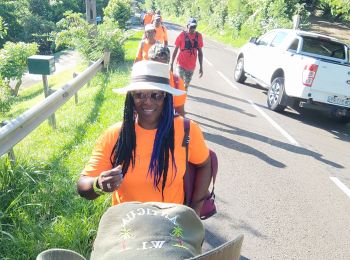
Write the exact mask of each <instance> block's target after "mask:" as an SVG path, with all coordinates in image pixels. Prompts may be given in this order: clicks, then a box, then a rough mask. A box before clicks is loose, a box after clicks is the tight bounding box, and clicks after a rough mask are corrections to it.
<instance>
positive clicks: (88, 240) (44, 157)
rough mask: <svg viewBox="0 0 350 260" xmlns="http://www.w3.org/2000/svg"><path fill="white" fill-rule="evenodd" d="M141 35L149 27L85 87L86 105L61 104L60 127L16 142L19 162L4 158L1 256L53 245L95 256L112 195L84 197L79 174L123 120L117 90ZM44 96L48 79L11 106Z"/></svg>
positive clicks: (29, 255)
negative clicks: (78, 188)
mask: <svg viewBox="0 0 350 260" xmlns="http://www.w3.org/2000/svg"><path fill="white" fill-rule="evenodd" d="M140 39H141V33H138V34H136V35H134V36H132V37H131V38H130V39H128V40H127V41H126V42H125V50H126V56H125V61H124V62H113V63H112V64H111V66H110V68H109V71H108V73H107V72H104V73H99V74H98V75H97V76H96V77H94V79H93V80H92V82H91V83H90V86H84V87H83V88H82V89H81V90H79V92H78V93H79V104H78V105H75V103H74V100H70V101H68V102H67V103H66V104H65V105H64V106H63V107H62V108H60V109H59V110H58V111H57V113H56V120H57V125H58V129H57V130H55V131H53V130H52V129H51V128H50V126H49V125H48V124H47V122H45V123H43V124H42V125H40V126H39V127H38V128H37V129H36V130H35V131H33V132H32V133H31V134H30V135H29V136H27V137H26V138H25V139H24V140H22V141H21V142H20V143H19V144H18V145H16V146H15V148H14V151H15V154H16V156H17V164H16V166H14V167H12V166H11V165H10V163H9V161H8V159H7V158H6V157H5V156H4V157H2V158H1V160H0V190H1V191H2V192H1V195H0V240H1V243H0V258H1V259H34V258H35V257H36V255H37V254H38V253H39V252H41V251H43V250H45V249H47V248H53V247H60V248H67V249H71V250H75V251H77V252H79V253H81V254H83V255H85V256H86V257H88V256H89V254H90V252H91V249H92V242H93V239H94V237H95V235H96V230H97V226H98V223H99V220H100V217H101V215H102V213H103V212H104V211H105V210H106V208H107V207H108V206H110V203H111V199H110V197H109V196H107V195H106V196H101V198H99V199H98V200H96V201H93V202H91V201H87V200H84V199H82V198H80V197H79V195H78V194H77V192H76V180H77V178H78V175H79V173H80V171H81V170H82V169H83V167H84V165H85V163H86V162H87V160H88V158H89V156H90V154H91V150H92V148H93V145H94V143H95V142H96V139H97V138H98V136H99V135H100V134H101V133H102V131H103V130H105V129H106V128H107V127H108V126H110V125H112V124H113V123H115V122H117V121H120V120H121V119H122V111H123V110H122V109H123V106H124V97H122V96H118V95H116V94H114V93H113V92H112V89H113V88H116V87H120V86H124V85H126V84H127V82H128V80H129V73H130V67H131V65H132V63H133V59H134V57H135V53H136V48H137V45H138V42H139V40H140ZM61 83H62V82H59V81H58V82H57V83H56V84H57V85H60V84H61ZM38 93H40V94H38ZM38 95H40V96H42V91H41V87H40V86H34V87H33V88H30V89H27V90H26V91H23V93H21V95H20V96H21V98H22V99H23V101H24V100H27V101H26V104H27V107H23V105H21V103H16V104H14V105H13V107H12V109H11V111H10V112H9V113H11V114H12V115H13V116H15V115H17V114H18V112H19V111H18V110H21V111H23V110H25V109H27V108H30V107H31V106H32V105H33V104H32V101H30V100H35V98H34V97H36V98H39V97H37V96H38ZM17 106H18V107H17Z"/></svg>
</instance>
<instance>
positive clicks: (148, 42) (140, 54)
mask: <svg viewBox="0 0 350 260" xmlns="http://www.w3.org/2000/svg"><path fill="white" fill-rule="evenodd" d="M155 36H156V28H155V27H154V25H153V24H147V25H146V26H145V38H144V39H142V40H141V42H140V44H139V48H138V50H137V55H136V59H135V61H134V62H138V61H141V60H148V50H149V48H151V46H152V45H153V44H155V43H159V42H158V41H157V40H156V38H155Z"/></svg>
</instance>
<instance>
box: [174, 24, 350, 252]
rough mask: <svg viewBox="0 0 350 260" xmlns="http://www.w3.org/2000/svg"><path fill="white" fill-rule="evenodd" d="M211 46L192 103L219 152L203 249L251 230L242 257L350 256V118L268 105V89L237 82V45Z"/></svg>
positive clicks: (191, 108)
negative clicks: (214, 211) (338, 120)
mask: <svg viewBox="0 0 350 260" xmlns="http://www.w3.org/2000/svg"><path fill="white" fill-rule="evenodd" d="M179 29H181V28H179V27H177V26H170V25H168V30H169V32H168V33H169V43H170V45H173V44H174V42H175V37H176V36H177V35H178V34H179V33H180V31H179ZM204 45H205V47H204V49H203V52H204V57H205V59H204V75H203V77H202V78H200V79H199V77H198V66H197V69H196V72H195V75H194V78H193V80H192V85H191V87H190V89H189V95H188V101H187V103H186V107H185V109H186V111H187V116H188V117H189V118H191V119H193V120H194V121H196V122H198V123H199V124H200V126H201V129H202V131H203V132H204V135H205V138H206V140H207V143H208V145H209V147H210V148H212V149H213V150H214V151H216V153H217V155H218V159H219V172H218V178H217V184H216V187H215V190H216V202H217V207H218V214H217V215H216V216H215V217H212V218H210V219H208V220H206V221H204V223H205V227H206V230H207V232H206V242H205V244H204V249H205V251H206V250H209V249H210V248H213V247H216V246H218V245H220V244H222V243H224V242H225V241H228V240H230V239H232V238H234V237H236V236H237V235H238V234H244V242H243V247H242V251H241V255H242V259H350V217H349V214H350V190H349V188H350V160H349V150H350V124H348V125H342V124H339V123H336V122H334V121H332V120H331V119H330V118H329V117H327V115H324V114H322V113H319V112H315V111H305V112H303V113H299V112H300V111H299V112H298V111H296V110H294V109H287V110H286V111H285V112H284V113H282V114H279V113H275V112H273V111H270V110H269V109H268V108H267V105H266V90H265V89H262V88H261V87H259V86H258V85H256V84H254V83H253V82H249V81H248V82H247V84H244V85H243V84H238V83H235V82H234V81H233V69H234V66H235V61H236V51H235V50H234V49H232V48H229V47H227V46H225V45H223V44H220V43H217V42H214V41H211V40H209V39H208V38H206V37H205V38H204Z"/></svg>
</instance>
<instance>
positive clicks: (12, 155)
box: [0, 120, 16, 167]
mask: <svg viewBox="0 0 350 260" xmlns="http://www.w3.org/2000/svg"><path fill="white" fill-rule="evenodd" d="M8 123H9V122H8V121H6V120H4V121H2V122H1V124H0V125H1V127H3V126H5V125H7V124H8ZM7 155H8V157H9V159H10V163H11V166H12V167H13V166H15V164H16V156H15V152H14V151H13V148H11V149H10V150H9V151H8V152H7Z"/></svg>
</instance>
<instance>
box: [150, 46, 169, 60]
mask: <svg viewBox="0 0 350 260" xmlns="http://www.w3.org/2000/svg"><path fill="white" fill-rule="evenodd" d="M148 58H149V59H150V60H158V59H162V60H165V61H166V62H167V63H169V61H170V50H169V48H168V47H166V46H164V45H163V44H159V43H155V44H153V45H152V46H151V48H149V50H148Z"/></svg>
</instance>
